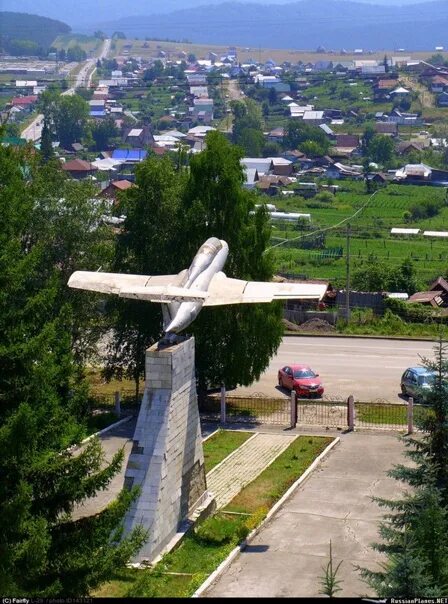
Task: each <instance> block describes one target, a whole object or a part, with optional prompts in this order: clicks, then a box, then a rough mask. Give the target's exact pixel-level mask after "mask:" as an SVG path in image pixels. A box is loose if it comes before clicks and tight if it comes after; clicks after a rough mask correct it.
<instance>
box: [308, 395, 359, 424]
mask: <svg viewBox="0 0 448 604" xmlns="http://www.w3.org/2000/svg"><path fill="white" fill-rule="evenodd" d="M297 424H299V425H306V426H325V427H328V428H347V427H348V419H347V399H342V398H341V399H340V400H302V399H298V400H297Z"/></svg>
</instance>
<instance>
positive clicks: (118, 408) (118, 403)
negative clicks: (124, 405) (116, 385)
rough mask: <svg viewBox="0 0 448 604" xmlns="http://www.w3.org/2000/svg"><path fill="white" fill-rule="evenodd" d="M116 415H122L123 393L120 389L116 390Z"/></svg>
mask: <svg viewBox="0 0 448 604" xmlns="http://www.w3.org/2000/svg"><path fill="white" fill-rule="evenodd" d="M115 415H116V416H117V417H120V415H121V393H120V391H119V390H116V391H115Z"/></svg>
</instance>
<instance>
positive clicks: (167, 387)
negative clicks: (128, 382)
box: [125, 338, 209, 563]
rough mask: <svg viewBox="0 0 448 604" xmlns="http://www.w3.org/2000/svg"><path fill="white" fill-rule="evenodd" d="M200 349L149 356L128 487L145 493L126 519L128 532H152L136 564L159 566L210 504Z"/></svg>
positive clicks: (187, 345)
mask: <svg viewBox="0 0 448 604" xmlns="http://www.w3.org/2000/svg"><path fill="white" fill-rule="evenodd" d="M194 344H195V342H194V338H190V339H187V340H185V341H183V342H180V343H177V344H173V345H171V346H166V347H163V348H160V349H159V348H158V347H157V345H154V346H152V347H151V348H149V349H148V350H147V351H146V385H145V392H144V396H143V400H142V404H141V408H140V413H139V416H138V420H137V425H136V428H135V434H134V439H133V447H132V451H131V455H130V457H129V460H128V465H127V468H126V474H125V486H126V487H127V488H132V487H133V486H139V487H140V490H141V492H140V495H139V497H138V498H137V499H136V501H134V503H133V505H132V507H131V509H130V510H129V511H128V513H127V515H126V518H125V531H126V532H129V531H131V530H132V529H133V528H134V527H136V526H138V525H143V527H144V528H145V529H147V530H148V531H149V535H148V540H147V542H146V544H145V545H144V546H143V547H142V549H141V550H140V552H139V553H138V554H137V555H136V557H135V558H134V562H135V563H142V562H144V563H151V562H154V560H155V559H156V558H157V557H158V556H159V555H160V554H161V553H162V552H164V551H165V550H166V549H167V548H168V546H169V544H174V542H173V540H174V539H175V536H176V535H177V534H179V531H181V532H182V530H185V527H186V526H188V518H189V517H190V518H192V517H194V516H195V515H197V514H198V513H199V512H198V509H199V508H201V506H203V505H204V503H205V502H206V501H207V500H208V499H209V494H208V492H207V485H206V480H205V468H204V454H203V450H202V436H201V426H200V421H199V410H198V403H197V395H196V378H195V365H194ZM208 503H209V501H208ZM195 511H196V514H195Z"/></svg>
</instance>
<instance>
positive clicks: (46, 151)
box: [40, 119, 54, 163]
mask: <svg viewBox="0 0 448 604" xmlns="http://www.w3.org/2000/svg"><path fill="white" fill-rule="evenodd" d="M51 142H52V138H51V132H50V128H49V127H48V123H47V120H46V119H44V125H43V128H42V135H41V142H40V154H41V157H42V161H43V162H44V163H46V162H48V161H50V159H53V157H54V150H53V145H52V144H51Z"/></svg>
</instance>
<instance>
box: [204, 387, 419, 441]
mask: <svg viewBox="0 0 448 604" xmlns="http://www.w3.org/2000/svg"><path fill="white" fill-rule="evenodd" d="M200 411H201V417H202V419H203V420H205V421H207V420H211V421H215V422H220V423H222V424H231V423H244V424H254V425H256V424H271V425H281V426H284V427H285V428H287V427H289V428H293V427H296V426H315V427H321V428H336V429H339V430H343V429H346V430H354V429H356V428H367V429H382V430H400V431H407V432H409V433H410V432H413V431H414V428H415V421H416V420H418V419H420V418H423V417H424V416H425V414H427V413H428V408H427V407H424V406H422V405H415V404H414V403H413V401H412V399H410V400H409V401H408V402H406V403H405V402H403V403H398V404H394V403H390V402H387V401H384V400H375V401H371V402H361V401H356V402H355V401H354V399H353V397H352V396H349V397H348V398H347V399H346V398H343V397H340V398H338V397H331V398H325V397H324V398H323V399H298V398H297V397H296V395H295V394H294V393H292V395H291V397H290V398H272V397H267V396H264V395H260V394H253V395H250V396H245V397H240V396H228V395H226V393H225V391H224V392H222V393H221V395H212V396H209V397H208V398H207V401H206V403H205V405H204V406H202V407H200Z"/></svg>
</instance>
